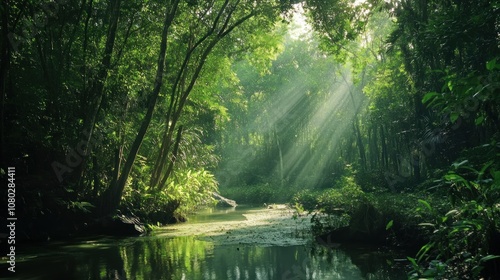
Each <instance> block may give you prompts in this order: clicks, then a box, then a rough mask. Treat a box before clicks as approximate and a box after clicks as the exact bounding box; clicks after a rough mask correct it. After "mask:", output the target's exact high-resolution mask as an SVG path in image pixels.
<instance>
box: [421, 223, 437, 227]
mask: <svg viewBox="0 0 500 280" xmlns="http://www.w3.org/2000/svg"><path fill="white" fill-rule="evenodd" d="M418 225H419V226H429V227H434V224H431V223H420V224H418Z"/></svg>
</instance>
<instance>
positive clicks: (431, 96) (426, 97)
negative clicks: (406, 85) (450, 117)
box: [422, 91, 439, 104]
mask: <svg viewBox="0 0 500 280" xmlns="http://www.w3.org/2000/svg"><path fill="white" fill-rule="evenodd" d="M438 96H439V93H437V92H435V91H432V92H428V93H426V94H425V95H424V97H423V98H422V103H423V104H425V103H427V102H428V101H431V100H434V99H435V98H437V97H438Z"/></svg>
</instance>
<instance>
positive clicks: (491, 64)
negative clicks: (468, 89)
mask: <svg viewBox="0 0 500 280" xmlns="http://www.w3.org/2000/svg"><path fill="white" fill-rule="evenodd" d="M499 68H500V65H499V64H497V59H496V58H494V59H492V60H490V61H488V62H486V69H487V70H489V71H492V70H495V69H499Z"/></svg>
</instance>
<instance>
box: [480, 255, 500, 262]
mask: <svg viewBox="0 0 500 280" xmlns="http://www.w3.org/2000/svg"><path fill="white" fill-rule="evenodd" d="M498 258H500V256H495V255H487V256H485V257H482V258H481V260H479V261H480V262H486V261H489V260H493V259H498Z"/></svg>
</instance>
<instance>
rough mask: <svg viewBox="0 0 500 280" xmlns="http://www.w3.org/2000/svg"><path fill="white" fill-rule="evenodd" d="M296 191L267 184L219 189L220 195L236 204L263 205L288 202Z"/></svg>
mask: <svg viewBox="0 0 500 280" xmlns="http://www.w3.org/2000/svg"><path fill="white" fill-rule="evenodd" d="M297 191H298V190H297V189H296V188H293V187H279V186H273V185H271V184H269V183H265V184H259V185H253V186H247V185H241V186H234V187H225V188H220V194H221V195H222V196H224V197H227V198H229V199H233V200H235V201H236V203H238V204H263V203H286V202H290V200H291V198H292V197H293V195H294V194H295V193H296V192H297Z"/></svg>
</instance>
